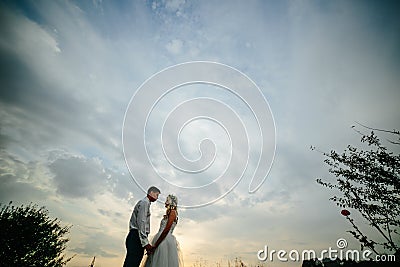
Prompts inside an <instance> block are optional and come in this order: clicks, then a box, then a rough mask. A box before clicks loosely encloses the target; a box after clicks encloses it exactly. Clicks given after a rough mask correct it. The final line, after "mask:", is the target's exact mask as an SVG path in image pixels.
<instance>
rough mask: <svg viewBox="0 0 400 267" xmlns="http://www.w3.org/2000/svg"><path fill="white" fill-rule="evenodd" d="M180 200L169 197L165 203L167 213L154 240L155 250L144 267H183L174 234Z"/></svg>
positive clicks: (172, 196) (144, 263)
mask: <svg viewBox="0 0 400 267" xmlns="http://www.w3.org/2000/svg"><path fill="white" fill-rule="evenodd" d="M177 206H178V198H177V197H176V196H174V195H168V196H167V199H166V201H165V207H166V208H167V210H166V213H165V215H164V217H163V219H162V220H161V223H160V229H159V230H158V233H157V234H156V235H155V236H154V238H153V247H154V250H153V252H152V253H151V254H150V255H147V258H145V259H144V261H143V264H142V266H144V267H183V260H182V255H181V252H180V249H179V243H178V241H177V240H176V238H175V236H174V235H173V234H172V232H173V231H174V229H175V226H176V224H177V223H178V211H177Z"/></svg>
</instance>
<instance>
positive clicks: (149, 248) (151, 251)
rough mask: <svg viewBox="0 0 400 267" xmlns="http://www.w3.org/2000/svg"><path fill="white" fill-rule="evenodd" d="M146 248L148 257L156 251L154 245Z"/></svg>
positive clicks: (148, 245)
mask: <svg viewBox="0 0 400 267" xmlns="http://www.w3.org/2000/svg"><path fill="white" fill-rule="evenodd" d="M144 248H145V249H146V251H147V255H150V254H151V253H153V251H154V247H153V246H152V245H150V244H147V245H146V246H145V247H144Z"/></svg>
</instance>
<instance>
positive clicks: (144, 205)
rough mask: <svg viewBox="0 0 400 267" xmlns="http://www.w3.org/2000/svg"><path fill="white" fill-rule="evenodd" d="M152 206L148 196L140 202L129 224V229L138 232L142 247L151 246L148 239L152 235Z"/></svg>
mask: <svg viewBox="0 0 400 267" xmlns="http://www.w3.org/2000/svg"><path fill="white" fill-rule="evenodd" d="M150 204H151V202H150V200H149V198H148V197H147V196H146V197H145V198H143V199H142V200H139V201H138V203H137V204H136V206H135V208H134V210H133V212H132V216H131V220H130V222H129V229H136V230H138V232H139V238H140V243H141V244H142V247H144V246H146V245H147V244H149V240H148V239H147V237H148V235H149V233H150Z"/></svg>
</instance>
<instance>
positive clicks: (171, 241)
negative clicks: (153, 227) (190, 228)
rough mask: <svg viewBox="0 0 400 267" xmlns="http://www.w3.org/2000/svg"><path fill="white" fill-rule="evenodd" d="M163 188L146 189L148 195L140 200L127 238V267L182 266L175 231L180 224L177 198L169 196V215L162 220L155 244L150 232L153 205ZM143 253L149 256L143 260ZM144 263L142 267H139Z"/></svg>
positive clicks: (167, 200) (166, 204) (125, 264)
mask: <svg viewBox="0 0 400 267" xmlns="http://www.w3.org/2000/svg"><path fill="white" fill-rule="evenodd" d="M160 193H161V192H160V189H158V188H157V187H155V186H152V187H150V188H149V189H148V190H147V196H146V197H145V198H143V199H142V200H140V201H139V202H138V203H137V204H136V206H135V208H134V210H133V212H132V216H131V219H130V221H129V229H130V230H129V234H128V236H127V237H126V251H127V253H126V257H125V262H124V267H139V266H141V267H183V261H182V257H181V255H180V249H179V244H178V241H177V240H176V238H175V236H173V235H172V232H173V231H174V229H175V226H176V224H177V223H178V211H177V206H178V198H177V197H176V196H174V195H168V196H167V199H166V200H165V207H166V209H167V210H166V213H165V215H164V217H163V218H162V220H161V223H160V229H159V230H158V233H157V234H156V235H155V236H154V238H153V240H152V244H150V242H149V240H148V235H149V233H150V204H151V202H154V201H156V200H157V199H158V195H159V194H160ZM144 250H146V252H147V253H146V256H145V258H143V255H144ZM141 262H142V264H140V263H141Z"/></svg>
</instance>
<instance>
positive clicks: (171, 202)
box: [165, 194, 178, 221]
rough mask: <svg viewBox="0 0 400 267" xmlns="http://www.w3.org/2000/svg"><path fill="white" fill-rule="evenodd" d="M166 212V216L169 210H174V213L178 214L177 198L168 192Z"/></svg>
mask: <svg viewBox="0 0 400 267" xmlns="http://www.w3.org/2000/svg"><path fill="white" fill-rule="evenodd" d="M167 202H168V204H167V214H166V215H165V216H168V215H169V213H170V212H171V210H176V213H177V214H178V198H177V197H176V196H174V195H172V194H169V195H168V196H167ZM176 221H178V217H177V218H176Z"/></svg>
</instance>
